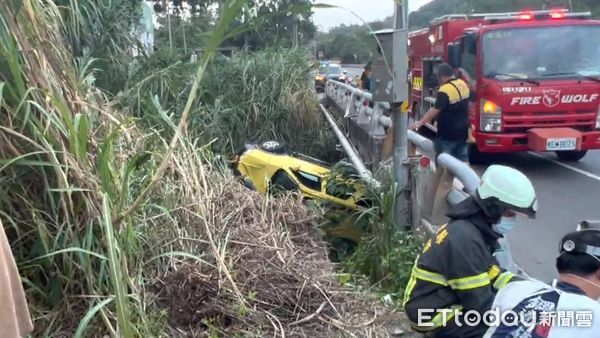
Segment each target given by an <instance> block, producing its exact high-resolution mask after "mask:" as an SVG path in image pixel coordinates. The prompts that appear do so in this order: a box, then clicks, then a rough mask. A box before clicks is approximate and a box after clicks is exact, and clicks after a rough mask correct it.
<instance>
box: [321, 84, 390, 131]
mask: <svg viewBox="0 0 600 338" xmlns="http://www.w3.org/2000/svg"><path fill="white" fill-rule="evenodd" d="M325 95H327V97H328V98H329V99H331V100H333V101H334V102H335V103H336V104H337V105H338V106H339V107H341V108H343V109H344V118H356V121H357V123H358V124H361V125H369V127H370V128H369V135H371V136H385V129H384V128H385V127H388V128H389V127H391V126H392V119H391V118H390V117H389V116H385V115H384V113H385V112H386V111H388V110H389V109H390V104H389V103H387V102H373V94H371V93H369V92H365V91H362V90H360V89H357V88H354V87H352V86H350V85H348V84H345V83H341V82H338V81H334V80H329V81H327V84H326V85H325Z"/></svg>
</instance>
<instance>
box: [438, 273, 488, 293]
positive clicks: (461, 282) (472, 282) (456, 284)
mask: <svg viewBox="0 0 600 338" xmlns="http://www.w3.org/2000/svg"><path fill="white" fill-rule="evenodd" d="M448 284H449V285H450V287H451V288H452V289H454V290H471V289H477V288H480V287H482V286H486V285H489V284H490V276H489V275H488V273H487V272H484V273H481V274H479V275H476V276H470V277H463V278H457V279H451V280H449V281H448Z"/></svg>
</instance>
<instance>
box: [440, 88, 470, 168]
mask: <svg viewBox="0 0 600 338" xmlns="http://www.w3.org/2000/svg"><path fill="white" fill-rule="evenodd" d="M471 98H472V94H471V91H470V90H469V86H468V85H467V83H466V82H464V81H463V80H461V79H456V80H452V81H450V82H448V83H446V84H444V85H442V86H441V87H440V89H439V90H438V94H437V98H436V101H435V108H436V109H439V110H440V113H439V114H438V117H437V129H438V132H437V140H436V142H435V148H436V153H437V154H438V155H439V154H441V153H448V154H450V155H452V156H454V157H456V158H457V159H459V160H461V161H463V162H467V161H468V156H469V155H468V148H467V138H468V136H469V100H470V99H471Z"/></svg>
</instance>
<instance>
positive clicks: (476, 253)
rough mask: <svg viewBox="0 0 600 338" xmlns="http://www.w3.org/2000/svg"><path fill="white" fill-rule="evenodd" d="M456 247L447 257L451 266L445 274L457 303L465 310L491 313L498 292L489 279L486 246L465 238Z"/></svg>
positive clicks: (488, 254)
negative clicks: (489, 311) (488, 311)
mask: <svg viewBox="0 0 600 338" xmlns="http://www.w3.org/2000/svg"><path fill="white" fill-rule="evenodd" d="M453 244H455V245H453V246H452V251H451V252H450V254H449V256H450V257H448V258H447V260H448V261H449V262H452V263H451V264H448V265H447V268H446V270H447V271H446V273H445V275H446V278H447V279H448V284H449V285H450V287H451V288H452V289H453V290H454V292H455V294H456V296H457V298H458V303H459V304H460V305H462V306H463V308H464V310H463V311H468V310H475V311H486V310H489V309H490V308H491V306H492V304H493V302H494V297H495V295H496V292H495V291H494V288H493V286H492V283H493V282H492V281H491V280H490V276H489V271H488V270H489V269H490V266H489V260H488V259H487V257H489V256H490V253H489V252H488V249H487V247H486V246H485V244H484V243H480V242H478V241H476V240H474V239H472V238H462V240H460V243H453Z"/></svg>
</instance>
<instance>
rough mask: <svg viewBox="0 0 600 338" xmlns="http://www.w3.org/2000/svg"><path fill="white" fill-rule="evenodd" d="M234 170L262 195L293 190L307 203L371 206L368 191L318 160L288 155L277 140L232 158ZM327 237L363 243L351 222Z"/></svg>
mask: <svg viewBox="0 0 600 338" xmlns="http://www.w3.org/2000/svg"><path fill="white" fill-rule="evenodd" d="M231 165H232V169H233V172H234V174H235V175H236V176H238V177H239V178H240V180H241V181H242V182H243V184H244V185H245V186H246V187H248V188H250V189H252V190H256V191H259V192H261V193H263V194H268V193H276V192H281V191H292V192H296V193H298V194H300V195H301V196H302V198H304V199H306V200H317V201H326V202H331V203H334V204H335V205H337V206H339V207H343V208H349V209H359V208H361V207H368V202H367V201H366V200H365V199H364V198H363V197H364V193H365V188H364V187H363V186H362V185H359V184H356V183H348V182H347V181H346V180H345V179H344V178H343V177H340V176H338V175H335V174H332V171H331V169H330V168H329V166H328V165H327V164H326V163H324V162H322V161H319V160H317V159H314V158H311V157H308V156H306V155H302V154H297V153H288V152H286V151H285V149H284V148H283V146H282V145H281V144H280V143H278V142H275V141H269V142H264V143H262V144H260V145H256V144H250V145H246V146H245V147H244V148H243V149H242V150H240V151H239V152H238V153H237V154H236V156H235V158H233V159H232V163H231ZM326 233H327V235H328V236H331V237H338V238H344V239H347V240H350V241H352V242H354V243H358V242H360V239H361V235H362V231H361V230H360V229H357V228H355V227H354V226H353V224H352V222H348V221H342V222H341V223H338V226H336V227H333V228H331V229H328V230H326Z"/></svg>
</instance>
